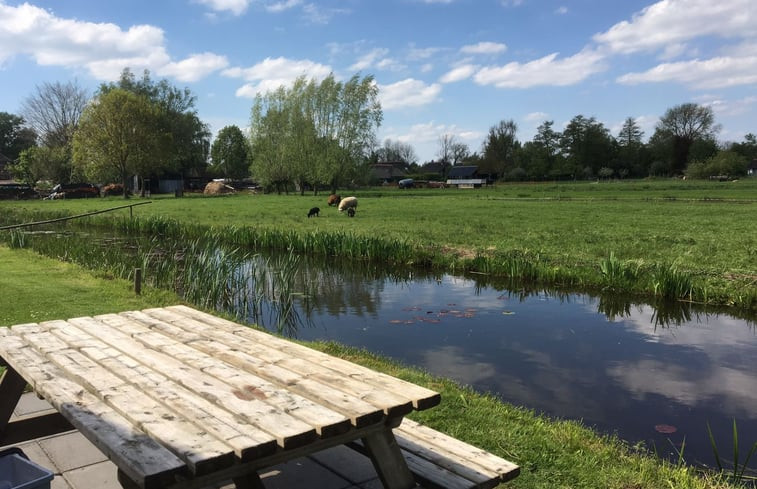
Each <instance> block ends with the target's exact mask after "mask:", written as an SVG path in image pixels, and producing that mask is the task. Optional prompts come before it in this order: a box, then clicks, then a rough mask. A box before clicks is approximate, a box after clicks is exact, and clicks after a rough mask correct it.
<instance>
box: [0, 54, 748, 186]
mask: <svg viewBox="0 0 757 489" xmlns="http://www.w3.org/2000/svg"><path fill="white" fill-rule="evenodd" d="M195 104H196V97H195V96H194V95H193V94H192V92H191V91H190V90H189V89H187V88H184V89H180V88H177V87H175V86H173V85H172V84H170V83H169V82H168V81H167V80H157V81H156V80H153V79H152V78H151V76H150V73H149V71H145V72H144V73H143V74H142V76H141V77H137V76H136V75H135V74H134V73H132V72H131V71H130V70H129V69H128V68H127V69H125V70H124V71H123V72H122V73H121V77H120V78H119V80H118V81H116V82H111V83H103V84H101V85H100V87H99V88H98V90H97V91H96V93H95V94H94V95H93V96H91V97H90V96H89V95H88V94H87V92H86V91H85V90H84V89H82V88H81V87H80V86H78V85H77V84H76V83H75V82H67V83H45V84H43V85H41V86H37V87H36V89H35V91H34V92H33V93H32V94H31V95H30V96H29V97H27V98H26V99H25V101H24V103H23V104H22V107H21V115H15V114H11V113H7V112H0V153H1V154H2V155H4V156H5V157H6V158H8V159H10V160H11V161H12V162H13V163H12V164H11V165H10V168H11V170H12V173H13V177H14V178H15V179H17V180H20V181H24V182H28V183H31V184H35V183H37V182H39V181H50V182H54V183H68V182H73V181H83V180H91V181H97V182H101V183H104V182H120V183H122V184H123V185H124V188H129V187H131V185H130V183H131V179H132V178H133V177H137V185H136V186H137V187H141V188H142V189H144V185H143V184H142V180H143V179H144V178H151V177H161V176H167V175H171V176H173V177H174V178H181V179H185V178H191V177H198V178H209V177H222V178H227V179H234V180H240V179H244V178H250V177H251V178H252V179H253V180H255V181H256V182H257V183H259V184H260V185H263V186H264V187H266V188H267V189H269V190H271V191H279V192H282V191H285V192H288V191H290V190H294V189H297V190H298V191H300V192H301V193H304V192H305V191H306V190H307V189H312V190H313V191H314V192H317V191H318V189H319V188H323V189H330V190H332V191H335V190H336V189H337V188H338V187H341V186H345V185H348V184H365V183H369V182H368V178H367V176H368V175H369V174H370V171H369V169H370V165H371V164H372V163H378V162H401V164H404V165H405V167H406V169H407V170H408V171H409V172H410V174H412V175H417V176H420V177H423V176H426V177H430V178H439V177H442V178H444V177H445V176H446V173H447V172H448V171H449V169H450V168H451V167H453V166H456V165H476V166H478V169H479V174H481V175H485V176H488V177H489V178H491V179H493V180H504V181H508V180H510V181H520V180H554V179H601V178H638V177H647V176H668V175H689V176H691V177H696V178H706V177H708V176H712V175H726V176H729V177H737V176H740V175H743V174H745V173H746V171H747V164H748V162H749V161H751V160H753V159H755V158H757V138H756V137H755V136H754V134H751V133H750V134H747V135H746V136H745V138H744V140H743V141H741V142H738V143H727V144H719V143H718V142H717V140H716V136H717V134H718V132H719V130H720V127H719V125H718V124H716V122H715V117H714V113H713V111H712V108H710V107H707V106H701V105H697V104H682V105H678V106H675V107H672V108H670V109H668V110H667V111H666V112H665V114H663V116H661V117H660V119H659V121H658V123H657V125H656V127H655V130H654V133H653V134H652V135H651V136H650V137H649V138H648V140H647V141H644V132H643V131H642V130H641V128H640V126H639V124H638V121H637V120H636V119H634V118H632V117H629V118H627V119H626V120H625V122H624V124H623V126H622V127H621V129H620V130H619V132H618V134H617V135H613V134H611V132H610V130H609V129H608V128H606V127H605V126H604V125H603V124H602V123H601V122H599V121H597V120H596V119H595V118H594V117H586V116H583V115H577V116H575V117H574V118H573V119H571V120H570V122H569V123H568V124H567V125H566V126H565V127H564V128H563V130H562V131H558V130H556V129H555V127H554V121H550V120H547V121H544V122H543V123H542V124H541V125H540V126H539V127H538V129H537V131H536V134H535V135H534V137H533V138H532V139H531V140H530V141H525V142H521V141H520V140H518V138H517V132H518V126H517V124H516V123H515V122H514V121H513V120H512V119H510V120H504V119H503V120H501V121H499V122H498V123H496V124H495V125H493V126H491V127H490V129H489V131H488V133H487V135H486V137H485V138H484V141H483V143H482V144H481V148H480V151H476V152H471V150H470V148H469V147H468V146H467V145H466V144H464V143H463V142H462V141H460V140H459V138H458V137H457V136H454V135H451V134H444V135H442V136H441V137H440V138H439V142H438V152H437V155H436V156H437V158H438V161H437V163H438V164H439V165H438V167H439V168H441V175H440V174H439V173H435V174H433V175H428V174H426V175H424V166H422V165H421V164H419V162H418V161H417V159H418V158H417V155H416V153H415V150H414V148H413V146H412V145H411V144H409V143H405V142H400V141H392V140H390V139H387V140H385V141H384V142H383V144H381V145H380V144H379V143H378V141H377V138H376V133H377V131H378V128H379V127H380V124H381V122H382V118H383V112H382V109H381V105H380V103H379V101H378V86H377V84H376V83H375V81H374V79H373V77H372V76H365V77H361V76H359V75H355V76H353V77H352V78H350V79H348V80H346V81H339V80H337V79H336V78H335V77H334V75H333V74H332V75H329V76H328V77H326V78H324V79H323V80H321V81H316V80H315V79H307V78H306V77H304V76H303V77H300V78H298V79H297V80H296V81H295V82H294V83H293V84H291V85H290V86H281V87H279V88H278V89H276V90H273V91H269V92H267V93H265V94H258V96H257V97H256V98H255V100H254V102H253V105H252V108H251V117H250V127H249V131H248V132H247V133H245V131H243V130H242V129H240V128H239V127H237V126H233V125H232V126H226V127H224V128H222V129H221V130H220V131H219V132H218V134H217V135H216V137H215V140H214V141H213V143H212V145H211V133H210V129H209V126H208V125H207V124H206V123H204V122H203V121H202V120H200V118H199V116H198V115H197V111H196V108H195Z"/></svg>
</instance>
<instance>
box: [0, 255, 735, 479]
mask: <svg viewBox="0 0 757 489" xmlns="http://www.w3.org/2000/svg"><path fill="white" fill-rule="evenodd" d="M0 270H2V273H0V291H2V295H1V296H0V297H1V300H2V308H0V325H1V326H8V325H11V324H19V323H28V322H39V321H43V320H48V319H61V318H70V317H79V316H87V315H95V314H102V313H107V312H118V311H124V310H133V309H143V308H148V307H159V306H165V305H168V304H173V303H179V302H180V300H179V299H178V298H177V297H176V296H174V295H173V294H170V293H167V292H162V291H157V290H154V289H150V288H146V289H143V291H142V295H141V296H135V295H134V292H133V290H132V284H131V283H130V282H128V281H125V280H120V279H115V278H113V277H110V276H108V275H104V274H93V273H92V272H90V271H87V270H84V269H82V268H80V267H78V266H75V265H72V264H67V263H61V262H60V261H58V260H55V259H50V258H45V257H41V256H39V255H36V254H34V253H32V252H29V251H26V250H11V249H8V248H6V247H3V246H0ZM211 312H212V311H211ZM309 346H311V347H313V348H317V349H320V350H323V351H327V352H328V353H330V354H333V355H337V356H340V357H343V358H347V359H349V360H352V361H355V362H357V363H361V364H363V365H366V366H368V367H370V368H374V369H376V370H380V371H384V372H387V373H390V374H391V375H395V376H398V377H401V378H404V379H407V380H409V381H412V382H415V383H417V384H420V385H424V386H426V387H429V388H431V389H435V390H437V391H439V392H441V393H442V403H441V405H440V406H438V407H436V408H434V409H430V410H428V411H424V412H421V413H416V414H415V415H414V417H416V419H418V420H419V421H422V422H424V423H426V424H428V425H429V426H432V427H434V428H436V429H439V430H442V431H445V432H447V433H449V434H451V435H453V436H455V437H458V438H460V439H462V440H465V441H468V442H470V443H474V444H476V445H478V446H480V447H482V448H485V449H487V450H489V451H491V452H493V453H496V454H498V455H500V456H502V457H505V458H507V459H509V460H512V461H514V462H516V463H518V464H519V465H520V466H521V467H522V469H521V475H520V476H519V477H518V478H517V479H515V480H514V481H512V482H510V483H508V484H507V485H506V487H512V488H523V489H526V488H538V489H541V488H544V489H547V488H550V489H551V488H554V487H564V488H578V487H581V488H587V489H592V488H596V489H606V488H616V489H632V488H633V489H653V488H663V487H675V488H684V489H685V488H690V489H707V488H709V489H719V488H728V487H735V486H733V485H731V484H729V483H728V482H727V481H726V480H725V479H724V478H723V477H722V476H720V475H717V474H706V473H700V472H698V471H697V470H696V469H694V468H691V467H686V466H678V464H674V463H670V462H665V461H661V460H658V459H656V458H655V457H653V456H650V455H648V454H647V453H648V452H646V451H645V450H643V449H642V447H632V446H629V445H628V444H627V443H625V442H623V441H621V440H619V439H617V438H615V437H610V436H601V435H598V434H597V433H595V432H593V431H592V430H590V429H588V428H586V427H584V426H582V425H581V424H580V423H578V422H574V421H563V420H556V419H551V418H548V417H545V416H542V415H540V414H538V413H535V412H533V411H531V410H528V409H524V408H521V407H517V406H512V405H509V404H505V403H502V402H500V401H498V400H497V399H495V398H494V397H493V396H490V395H484V394H481V393H477V392H474V391H473V390H471V389H469V388H465V387H462V386H460V385H457V384H455V383H454V382H451V381H449V380H446V379H441V378H437V377H432V376H430V375H428V374H427V373H425V372H423V371H420V370H418V369H415V368H412V367H408V366H403V365H399V364H397V363H394V362H392V361H390V360H387V359H386V358H383V357H380V356H377V355H374V354H371V353H369V352H366V351H362V350H356V349H354V348H348V347H344V346H341V345H338V344H335V343H310V344H309Z"/></svg>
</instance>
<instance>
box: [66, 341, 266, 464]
mask: <svg viewBox="0 0 757 489" xmlns="http://www.w3.org/2000/svg"><path fill="white" fill-rule="evenodd" d="M52 332H53V334H56V335H60V336H61V337H65V338H66V341H67V342H68V343H69V344H71V345H72V346H75V347H77V348H79V349H80V351H81V352H82V353H83V354H84V355H86V356H87V357H89V358H91V359H92V360H94V361H96V362H98V363H99V364H100V365H102V366H103V367H104V368H105V369H107V370H108V371H110V372H111V373H113V374H114V375H117V376H118V377H120V378H121V379H125V380H128V381H129V382H131V383H132V384H133V385H135V386H136V387H138V388H139V389H141V390H143V391H144V392H145V393H147V394H149V395H151V396H153V397H154V398H155V399H158V400H160V401H161V402H163V403H164V404H165V405H166V406H169V407H170V408H171V409H173V410H176V411H177V412H179V413H181V414H182V415H183V416H185V417H186V418H188V419H191V420H193V421H194V422H195V423H197V424H201V425H202V427H203V429H207V430H208V432H210V433H212V434H214V435H215V436H216V437H218V438H219V439H222V440H224V441H225V442H226V443H228V444H229V445H230V446H231V447H232V448H233V449H234V452H235V454H236V456H237V457H238V458H239V459H240V460H241V461H246V460H250V459H252V458H257V457H261V456H265V455H269V454H271V453H273V452H274V451H275V450H276V446H277V445H276V439H275V438H274V437H273V436H272V435H270V434H269V433H266V432H264V431H263V430H261V429H259V428H257V427H256V426H254V425H252V424H250V423H248V422H246V421H244V420H242V419H240V417H238V416H235V415H233V414H232V413H230V412H229V411H227V410H225V409H222V408H220V407H219V406H217V405H215V404H213V403H211V402H209V401H207V400H206V399H203V398H201V397H199V396H196V395H194V394H193V393H192V392H191V391H189V390H188V389H185V388H183V387H181V386H180V385H178V384H177V383H175V382H174V381H173V380H171V379H169V378H168V377H166V376H164V375H163V374H161V373H158V372H155V371H154V370H152V369H150V368H148V367H146V366H145V365H142V364H141V363H139V362H138V361H136V360H134V359H133V358H131V357H129V356H127V355H125V354H123V353H121V352H120V351H118V350H116V349H115V348H111V347H109V346H108V345H107V344H106V343H104V342H103V341H101V340H98V339H96V338H93V337H91V336H90V335H89V334H88V333H85V332H84V331H81V330H80V329H78V328H57V329H55V330H52Z"/></svg>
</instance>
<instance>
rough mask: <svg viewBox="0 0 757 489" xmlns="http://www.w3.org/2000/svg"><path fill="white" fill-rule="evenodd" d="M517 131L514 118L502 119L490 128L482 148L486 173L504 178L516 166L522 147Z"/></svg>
mask: <svg viewBox="0 0 757 489" xmlns="http://www.w3.org/2000/svg"><path fill="white" fill-rule="evenodd" d="M517 132H518V125H517V124H516V123H515V121H514V120H512V119H509V120H501V121H499V122H498V123H497V124H495V125H494V126H492V127H490V128H489V133H488V134H487V135H486V140H485V141H484V145H483V149H482V153H483V160H484V171H485V172H486V173H489V174H493V175H497V176H498V178H504V177H505V174H506V173H507V172H508V171H510V170H513V169H514V168H515V166H516V162H515V157H516V154H517V152H518V150H519V148H520V142H519V141H518V139H517V137H516V134H517Z"/></svg>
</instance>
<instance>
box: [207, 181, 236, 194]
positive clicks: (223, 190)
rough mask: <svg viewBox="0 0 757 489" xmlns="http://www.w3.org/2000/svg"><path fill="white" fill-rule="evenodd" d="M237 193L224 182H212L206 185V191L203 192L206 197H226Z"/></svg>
mask: <svg viewBox="0 0 757 489" xmlns="http://www.w3.org/2000/svg"><path fill="white" fill-rule="evenodd" d="M234 192H235V190H234V188H233V187H230V186H228V185H226V184H225V183H223V182H210V183H208V184H207V185H205V190H203V191H202V193H203V194H205V195H224V194H233V193H234Z"/></svg>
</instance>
